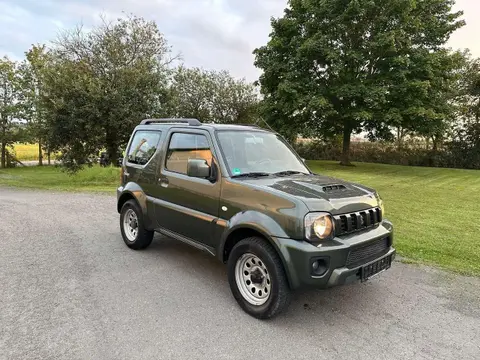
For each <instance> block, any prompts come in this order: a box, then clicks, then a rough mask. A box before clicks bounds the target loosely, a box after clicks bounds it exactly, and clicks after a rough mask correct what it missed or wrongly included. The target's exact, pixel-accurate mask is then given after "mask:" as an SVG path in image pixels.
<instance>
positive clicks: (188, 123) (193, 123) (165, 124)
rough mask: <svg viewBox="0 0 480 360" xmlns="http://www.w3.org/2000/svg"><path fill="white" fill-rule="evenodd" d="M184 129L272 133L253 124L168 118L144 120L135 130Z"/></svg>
mask: <svg viewBox="0 0 480 360" xmlns="http://www.w3.org/2000/svg"><path fill="white" fill-rule="evenodd" d="M171 127H176V128H179V127H180V128H186V129H209V130H230V131H237V130H243V131H245V130H251V131H262V132H273V131H269V130H267V129H263V128H261V127H258V126H257V125H254V124H216V123H201V122H200V121H199V120H197V119H188V118H168V119H145V120H142V121H141V122H140V125H138V126H137V129H142V130H145V129H152V130H153V129H159V130H160V129H166V128H171Z"/></svg>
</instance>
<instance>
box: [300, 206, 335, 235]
mask: <svg viewBox="0 0 480 360" xmlns="http://www.w3.org/2000/svg"><path fill="white" fill-rule="evenodd" d="M333 236H334V225H333V220H332V216H331V215H330V214H327V213H310V214H307V216H305V237H306V238H307V240H309V241H319V240H329V239H332V238H333Z"/></svg>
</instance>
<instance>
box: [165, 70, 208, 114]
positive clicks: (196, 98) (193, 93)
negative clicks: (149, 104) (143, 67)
mask: <svg viewBox="0 0 480 360" xmlns="http://www.w3.org/2000/svg"><path fill="white" fill-rule="evenodd" d="M214 77H215V73H214V72H211V71H206V70H203V69H200V68H191V69H190V68H186V67H184V66H179V67H178V68H177V69H176V70H175V73H174V75H173V81H172V84H171V87H170V103H169V107H170V110H169V113H170V116H172V117H185V118H196V119H199V120H201V121H204V122H210V121H213V119H214V116H213V112H212V107H213V101H214V98H215V91H216V89H215V84H214Z"/></svg>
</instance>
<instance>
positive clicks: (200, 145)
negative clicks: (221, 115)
mask: <svg viewBox="0 0 480 360" xmlns="http://www.w3.org/2000/svg"><path fill="white" fill-rule="evenodd" d="M188 159H204V160H206V161H207V163H208V165H209V166H211V165H212V151H211V150H210V145H209V144H208V139H207V137H206V136H205V135H200V134H187V133H174V134H173V135H172V137H171V138H170V144H169V145H168V153H167V161H166V168H167V170H169V171H174V172H177V173H180V174H187V162H188Z"/></svg>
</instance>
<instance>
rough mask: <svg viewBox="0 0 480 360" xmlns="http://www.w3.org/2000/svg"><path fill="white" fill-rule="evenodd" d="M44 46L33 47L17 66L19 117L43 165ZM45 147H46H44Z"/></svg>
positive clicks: (39, 162)
mask: <svg viewBox="0 0 480 360" xmlns="http://www.w3.org/2000/svg"><path fill="white" fill-rule="evenodd" d="M48 55H49V54H48V53H47V49H46V46H45V45H33V46H32V48H31V49H29V50H28V51H27V52H26V53H25V60H24V61H23V62H22V63H21V64H20V66H19V74H20V77H21V88H22V94H23V101H22V104H21V109H22V114H21V117H22V118H23V119H24V120H26V121H27V124H28V132H29V135H30V136H29V137H30V139H31V141H33V142H36V143H38V164H39V165H42V164H43V148H44V147H46V148H47V151H48V152H49V150H48V145H47V144H45V142H46V139H47V138H48V129H47V127H46V120H45V119H46V112H45V109H44V106H43V105H44V104H43V102H42V94H43V86H44V74H45V68H46V66H47V61H48ZM45 145H46V146H45Z"/></svg>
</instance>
